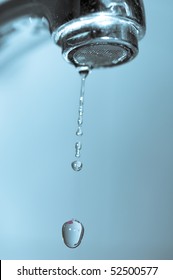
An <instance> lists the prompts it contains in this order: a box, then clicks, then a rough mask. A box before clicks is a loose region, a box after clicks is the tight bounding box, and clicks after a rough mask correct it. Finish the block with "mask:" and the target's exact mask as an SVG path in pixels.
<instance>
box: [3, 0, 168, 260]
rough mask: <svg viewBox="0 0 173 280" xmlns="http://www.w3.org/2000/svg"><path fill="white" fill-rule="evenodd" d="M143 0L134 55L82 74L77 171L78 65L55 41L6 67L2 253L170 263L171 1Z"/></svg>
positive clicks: (10, 256)
mask: <svg viewBox="0 0 173 280" xmlns="http://www.w3.org/2000/svg"><path fill="white" fill-rule="evenodd" d="M144 4H145V8H146V16H147V34H146V36H145V38H144V39H143V40H142V41H141V42H140V45H139V47H140V53H139V55H138V57H137V58H136V59H135V60H134V61H132V62H131V63H129V64H126V65H124V66H121V67H119V68H114V69H106V70H97V71H93V72H92V74H91V75H90V76H89V77H88V79H87V83H86V99H85V100H86V102H85V117H84V120H85V123H84V139H83V150H82V154H83V163H84V168H83V171H82V172H80V173H77V174H76V173H74V172H73V171H72V169H71V167H70V164H71V161H72V160H73V159H74V142H75V139H76V138H75V136H74V133H75V129H76V119H77V105H78V97H79V89H80V77H79V75H78V74H77V72H76V70H75V69H74V68H73V67H72V66H70V65H68V64H67V63H66V62H65V61H64V60H63V58H62V56H61V51H60V49H59V48H57V47H56V46H55V45H54V44H53V43H52V41H51V40H50V38H48V39H47V41H46V42H45V43H44V44H42V45H40V46H39V47H37V48H35V49H34V50H32V51H30V52H28V53H27V54H26V55H25V56H21V57H20V58H19V57H17V59H16V60H15V59H14V61H11V62H10V63H9V64H8V65H7V66H6V67H3V69H2V68H1V70H0V135H1V136H0V259H173V147H172V145H173V71H172V65H173V55H172V50H173V36H172V10H173V2H172V1H171V0H167V1H166V3H163V1H156V0H152V1H148V0H146V1H144ZM167 8H168V9H167ZM71 218H76V219H78V220H79V221H81V222H82V223H83V225H84V227H85V236H84V239H83V242H82V244H81V245H80V246H79V247H78V248H77V249H73V250H71V249H69V248H67V247H65V245H64V244H63V242H62V238H61V227H62V224H63V223H64V222H65V221H67V220H69V219H71Z"/></svg>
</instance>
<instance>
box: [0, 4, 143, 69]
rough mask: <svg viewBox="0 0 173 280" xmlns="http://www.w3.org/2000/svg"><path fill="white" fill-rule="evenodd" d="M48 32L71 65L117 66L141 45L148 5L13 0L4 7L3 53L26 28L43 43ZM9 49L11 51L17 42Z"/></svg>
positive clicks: (0, 13)
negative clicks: (47, 31)
mask: <svg viewBox="0 0 173 280" xmlns="http://www.w3.org/2000/svg"><path fill="white" fill-rule="evenodd" d="M24 18H25V19H24ZM27 18H28V19H29V21H30V23H31V21H33V19H34V20H35V19H36V20H35V24H34V25H33V24H32V27H31V25H30V23H29V21H27ZM23 19H24V20H23ZM45 23H46V24H45ZM16 26H17V27H16ZM21 26H23V27H22V28H21ZM28 26H29V27H28ZM45 27H46V29H47V30H49V31H50V33H52V34H53V38H54V41H55V43H56V44H58V45H59V46H60V47H61V48H62V53H63V56H64V58H65V59H66V61H68V62H71V63H72V64H73V65H75V66H77V67H78V66H83V65H87V66H89V67H90V68H98V67H110V66H115V65H119V64H122V63H125V62H127V61H130V60H131V59H133V58H134V57H135V56H136V55H137V53H138V41H139V40H140V39H141V38H143V36H144V34H145V13H144V6H143V2H142V1H140V0H135V1H131V0H114V1H108V0H105V1H103V0H101V1H93V0H88V1H79V0H64V1H55V0H51V1H48V0H35V1H32V3H31V2H30V1H28V0H26V1H22V0H13V1H3V2H2V3H0V38H1V39H0V45H1V49H2V47H3V46H4V48H5V52H7V50H6V45H7V44H6V42H8V41H11V37H12V36H14V34H19V33H20V31H21V29H22V30H24V28H26V32H27V28H28V29H29V32H30V34H31V36H34V37H35V38H38V42H39V40H40V41H41V38H40V37H39V36H40V30H41V29H42V30H44V29H45ZM31 29H32V32H31ZM8 38H10V40H9V39H8ZM31 41H32V40H31ZM34 43H35V41H34ZM8 45H9V46H11V47H10V48H11V50H10V51H11V52H12V51H13V42H10V43H8ZM93 46H94V48H93ZM96 46H97V47H98V50H97V48H96ZM91 49H93V50H91ZM76 52H77V54H76ZM6 56H8V53H7V54H6Z"/></svg>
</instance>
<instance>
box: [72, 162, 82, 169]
mask: <svg viewBox="0 0 173 280" xmlns="http://www.w3.org/2000/svg"><path fill="white" fill-rule="evenodd" d="M71 166H72V168H73V170H74V171H80V170H81V169H82V167H83V164H82V162H81V161H80V160H75V161H73V162H72V164H71Z"/></svg>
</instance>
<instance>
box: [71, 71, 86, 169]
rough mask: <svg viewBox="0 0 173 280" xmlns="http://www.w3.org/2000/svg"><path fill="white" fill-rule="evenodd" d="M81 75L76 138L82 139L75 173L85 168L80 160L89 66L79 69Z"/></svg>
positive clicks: (76, 155) (75, 163) (78, 147)
mask: <svg viewBox="0 0 173 280" xmlns="http://www.w3.org/2000/svg"><path fill="white" fill-rule="evenodd" d="M79 74H80V76H81V90H80V97H79V109H78V119H77V125H78V127H77V131H76V136H78V137H80V141H78V142H76V144H75V157H76V158H77V159H78V160H75V161H73V162H72V164H71V166H72V168H73V170H74V171H80V170H81V169H82V167H83V164H82V162H81V161H80V160H79V158H80V156H81V149H82V142H81V137H82V135H83V129H82V125H83V114H84V94H85V80H86V77H87V76H88V74H89V68H88V67H87V66H85V67H81V68H80V69H79Z"/></svg>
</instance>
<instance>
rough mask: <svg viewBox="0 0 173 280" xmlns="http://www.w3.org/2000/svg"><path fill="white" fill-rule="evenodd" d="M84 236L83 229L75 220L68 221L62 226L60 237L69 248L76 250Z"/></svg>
mask: <svg viewBox="0 0 173 280" xmlns="http://www.w3.org/2000/svg"><path fill="white" fill-rule="evenodd" d="M83 235H84V227H83V225H82V224H81V223H80V222H79V221H77V220H74V219H72V220H70V221H68V222H66V223H64V224H63V226H62V237H63V240H64V243H65V245H66V246H67V247H69V248H76V247H78V246H79V245H80V243H81V241H82V238H83Z"/></svg>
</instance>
